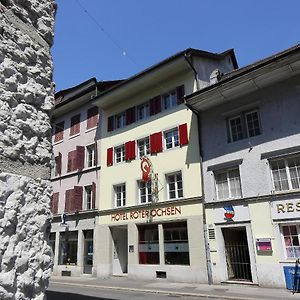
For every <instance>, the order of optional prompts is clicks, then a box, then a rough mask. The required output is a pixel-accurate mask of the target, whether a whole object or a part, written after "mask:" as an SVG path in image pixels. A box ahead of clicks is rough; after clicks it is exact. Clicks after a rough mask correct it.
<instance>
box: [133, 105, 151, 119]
mask: <svg viewBox="0 0 300 300" xmlns="http://www.w3.org/2000/svg"><path fill="white" fill-rule="evenodd" d="M141 108H142V109H143V111H142V115H140V109H141ZM149 117H150V103H149V101H147V102H144V103H142V104H139V105H137V106H136V121H142V120H145V119H148V118H149Z"/></svg>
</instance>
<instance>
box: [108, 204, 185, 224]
mask: <svg viewBox="0 0 300 300" xmlns="http://www.w3.org/2000/svg"><path fill="white" fill-rule="evenodd" d="M175 215H181V206H169V207H163V208H153V209H144V210H133V211H128V212H120V213H115V214H112V215H111V221H112V222H118V221H127V220H138V219H148V218H156V217H166V216H175Z"/></svg>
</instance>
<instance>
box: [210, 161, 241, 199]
mask: <svg viewBox="0 0 300 300" xmlns="http://www.w3.org/2000/svg"><path fill="white" fill-rule="evenodd" d="M232 171H238V174H239V177H238V178H239V191H240V193H239V194H240V195H239V196H238V197H236V196H235V197H234V196H232V188H233V187H231V181H230V176H229V173H230V172H232ZM221 174H226V183H227V189H228V197H222V198H220V197H219V184H220V183H219V184H218V182H217V176H218V175H221ZM234 178H236V177H234ZM214 180H215V192H216V198H217V200H220V201H222V200H226V199H241V198H242V197H243V193H242V181H241V173H240V168H239V166H237V167H232V168H228V169H221V170H216V171H214Z"/></svg>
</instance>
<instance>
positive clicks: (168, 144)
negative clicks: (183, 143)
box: [164, 128, 179, 149]
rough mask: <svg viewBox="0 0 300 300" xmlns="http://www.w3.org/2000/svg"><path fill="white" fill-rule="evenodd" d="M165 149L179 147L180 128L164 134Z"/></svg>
mask: <svg viewBox="0 0 300 300" xmlns="http://www.w3.org/2000/svg"><path fill="white" fill-rule="evenodd" d="M164 139H165V148H166V149H171V148H175V147H178V146H179V135H178V128H174V129H172V130H169V131H166V132H164Z"/></svg>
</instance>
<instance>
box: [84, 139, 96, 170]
mask: <svg viewBox="0 0 300 300" xmlns="http://www.w3.org/2000/svg"><path fill="white" fill-rule="evenodd" d="M85 150H86V151H85V152H86V156H85V166H86V168H92V167H95V166H96V147H95V144H91V145H87V146H86V147H85ZM90 157H91V158H90ZM90 162H91V165H90V166H89V164H90Z"/></svg>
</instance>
